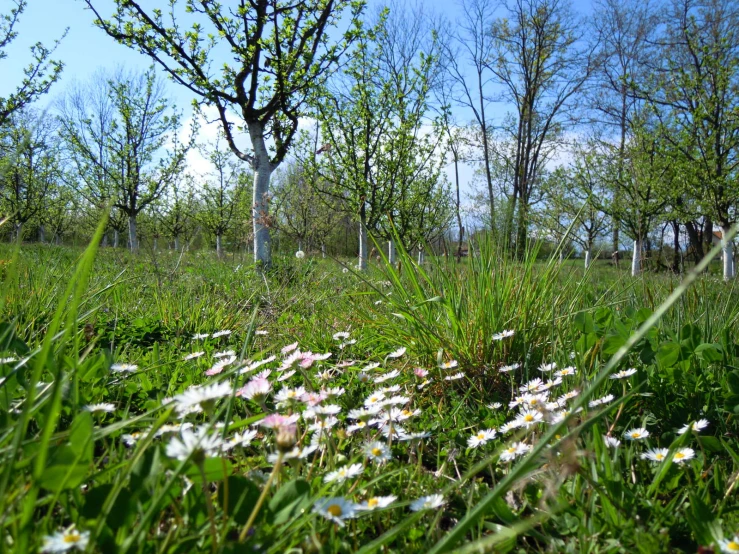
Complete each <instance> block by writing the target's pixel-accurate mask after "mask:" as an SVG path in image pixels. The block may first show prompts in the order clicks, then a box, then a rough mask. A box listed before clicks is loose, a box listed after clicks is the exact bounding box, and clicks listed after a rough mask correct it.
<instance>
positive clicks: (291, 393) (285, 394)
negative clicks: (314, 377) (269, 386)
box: [275, 387, 305, 408]
mask: <svg viewBox="0 0 739 554" xmlns="http://www.w3.org/2000/svg"><path fill="white" fill-rule="evenodd" d="M304 394H305V387H298V388H295V389H291V388H288V387H283V388H281V389H280V390H279V391H278V392H277V394H275V402H276V403H277V406H278V407H280V408H283V407H285V406H289V405H291V404H295V403H297V402H299V401H300V397H301V396H303V395H304Z"/></svg>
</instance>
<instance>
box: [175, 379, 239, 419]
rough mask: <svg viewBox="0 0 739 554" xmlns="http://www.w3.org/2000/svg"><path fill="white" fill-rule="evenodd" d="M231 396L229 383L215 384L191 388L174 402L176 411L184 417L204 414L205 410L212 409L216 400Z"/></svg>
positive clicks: (176, 397)
mask: <svg viewBox="0 0 739 554" xmlns="http://www.w3.org/2000/svg"><path fill="white" fill-rule="evenodd" d="M229 394H231V385H230V384H229V383H215V384H213V385H204V386H201V387H198V386H193V387H190V388H189V389H187V390H186V391H185V392H183V393H181V394H178V395H177V396H175V397H174V398H173V400H174V402H175V410H177V413H178V414H180V416H182V415H185V414H189V413H193V412H202V411H203V409H204V408H210V407H212V406H213V404H214V403H215V402H216V400H219V399H220V398H223V397H224V396H228V395H229Z"/></svg>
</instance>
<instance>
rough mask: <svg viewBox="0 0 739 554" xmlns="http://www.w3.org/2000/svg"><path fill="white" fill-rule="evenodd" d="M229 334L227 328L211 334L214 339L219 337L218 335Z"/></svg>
mask: <svg viewBox="0 0 739 554" xmlns="http://www.w3.org/2000/svg"><path fill="white" fill-rule="evenodd" d="M230 334H231V331H230V330H229V329H224V330H223V331H216V332H215V333H213V334H212V335H211V337H213V338H214V339H217V338H220V337H227V336H229V335H230Z"/></svg>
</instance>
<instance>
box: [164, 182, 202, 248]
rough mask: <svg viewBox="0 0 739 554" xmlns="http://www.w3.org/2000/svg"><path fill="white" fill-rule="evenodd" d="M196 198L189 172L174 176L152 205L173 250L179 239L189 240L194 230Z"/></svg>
mask: <svg viewBox="0 0 739 554" xmlns="http://www.w3.org/2000/svg"><path fill="white" fill-rule="evenodd" d="M196 206H197V199H196V194H195V185H194V179H193V177H192V175H191V174H189V173H186V174H182V175H181V176H180V177H178V178H176V179H175V180H174V181H173V182H172V184H171V186H170V187H168V188H167V190H166V191H165V192H164V194H163V195H162V198H161V201H160V202H157V203H156V204H154V205H153V209H154V210H155V211H156V215H157V218H158V220H159V222H160V224H161V226H162V228H163V230H164V233H165V235H166V236H167V237H168V238H170V239H172V245H173V247H174V249H175V250H179V249H180V244H181V243H180V241H181V240H183V239H184V240H185V241H186V242H187V241H188V240H189V238H190V236H191V235H192V231H193V230H194V229H193V227H194V222H195V212H196Z"/></svg>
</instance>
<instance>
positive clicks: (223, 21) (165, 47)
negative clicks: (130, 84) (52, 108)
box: [85, 0, 364, 267]
mask: <svg viewBox="0 0 739 554" xmlns="http://www.w3.org/2000/svg"><path fill="white" fill-rule="evenodd" d="M85 2H86V3H87V5H88V6H89V7H90V9H92V10H93V12H94V13H95V16H96V20H95V24H96V25H97V26H98V27H100V28H101V29H103V30H104V31H105V32H106V33H108V35H110V36H111V37H113V38H114V39H116V40H117V41H119V42H120V43H122V44H125V45H127V46H129V47H131V48H135V49H137V50H139V51H140V52H142V53H144V54H146V55H148V56H149V57H151V58H152V59H153V60H154V61H155V62H156V63H158V64H159V65H161V67H162V68H163V69H164V70H165V71H166V72H167V73H168V74H169V76H170V77H171V78H172V79H173V80H174V81H175V82H176V83H179V84H180V85H182V86H184V87H185V88H186V89H187V90H189V91H190V92H191V93H193V94H194V95H196V97H197V99H198V102H199V103H200V105H201V106H212V107H215V109H216V110H217V112H218V119H219V120H220V122H221V125H222V128H223V132H224V135H225V137H226V141H227V142H228V145H229V147H230V148H231V150H232V151H233V152H234V153H235V154H236V156H238V157H239V158H240V159H241V160H244V161H246V162H248V163H250V164H251V165H252V168H253V170H254V191H253V199H252V201H253V205H252V206H253V207H252V212H253V213H252V219H253V225H254V258H255V262H259V263H261V264H263V265H264V266H265V267H268V266H269V265H270V264H271V252H270V236H269V225H270V219H269V197H268V194H269V182H270V176H271V175H272V172H273V171H274V170H275V168H277V166H279V164H280V163H281V162H282V161H283V160H284V158H285V156H286V154H287V152H288V149H289V148H290V145H291V144H292V142H293V139H294V137H295V134H296V132H297V130H298V118H299V117H300V116H302V115H304V113H305V104H306V101H307V99H308V96H309V95H310V93H311V91H312V90H313V89H314V87H315V86H318V85H320V83H321V81H322V80H323V79H324V78H325V77H326V75H327V74H328V73H329V72H330V71H331V70H332V69H334V68H336V67H337V66H338V63H339V59H340V57H341V55H342V53H343V52H344V51H345V50H346V48H347V47H348V45H349V44H350V43H351V42H352V41H353V40H354V38H355V37H356V29H355V28H354V23H355V22H356V21H357V18H358V16H359V14H360V13H361V11H362V9H363V7H364V2H363V1H362V0H296V1H295V2H292V3H289V4H288V3H285V2H282V1H280V0H252V1H249V2H246V1H245V0H239V2H238V3H237V6H236V7H235V9H231V8H227V7H224V6H223V5H222V4H220V3H218V2H215V1H213V0H200V1H196V0H184V1H183V2H177V0H171V1H170V2H168V3H167V4H168V7H167V8H166V13H167V14H168V16H169V21H165V16H164V10H162V9H158V8H151V9H148V10H147V9H146V8H145V7H144V6H143V3H142V2H136V1H133V0H116V1H115V5H116V9H115V12H114V13H113V15H112V16H111V18H110V19H105V18H103V17H102V15H101V14H100V12H99V11H98V10H97V8H96V7H95V5H99V4H100V3H99V2H98V1H96V0H85ZM183 4H184V8H183V7H182V6H183ZM347 8H348V9H349V12H350V13H349V20H350V21H349V30H348V31H347V32H346V33H345V34H344V35H343V38H342V40H341V41H339V42H335V43H332V42H331V41H330V39H329V35H328V31H329V29H330V28H331V27H335V26H337V25H338V23H339V20H340V17H341V15H342V14H343V12H344V11H345V10H346V9H347ZM182 10H184V11H185V12H187V13H189V14H192V15H193V17H194V19H195V22H194V23H193V25H192V27H191V28H189V29H184V28H183V27H182V26H181V25H180V23H179V21H178V19H177V16H178V15H180V11H182ZM218 45H223V46H225V47H226V48H227V49H228V50H229V53H230V56H231V58H230V59H232V60H234V61H233V62H232V63H225V64H222V63H221V61H220V60H222V59H225V57H224V58H222V57H221V54H220V52H219V49H218V48H216V46H218ZM216 56H217V59H216ZM213 67H219V68H221V69H220V71H217V70H214V69H213ZM234 112H236V113H237V114H238V115H237V117H238V118H240V120H241V122H242V124H243V126H244V127H245V128H246V129H247V131H248V133H249V138H250V140H251V148H252V153H247V152H245V151H244V150H243V149H241V148H240V147H239V146H237V144H236V136H235V132H234Z"/></svg>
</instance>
